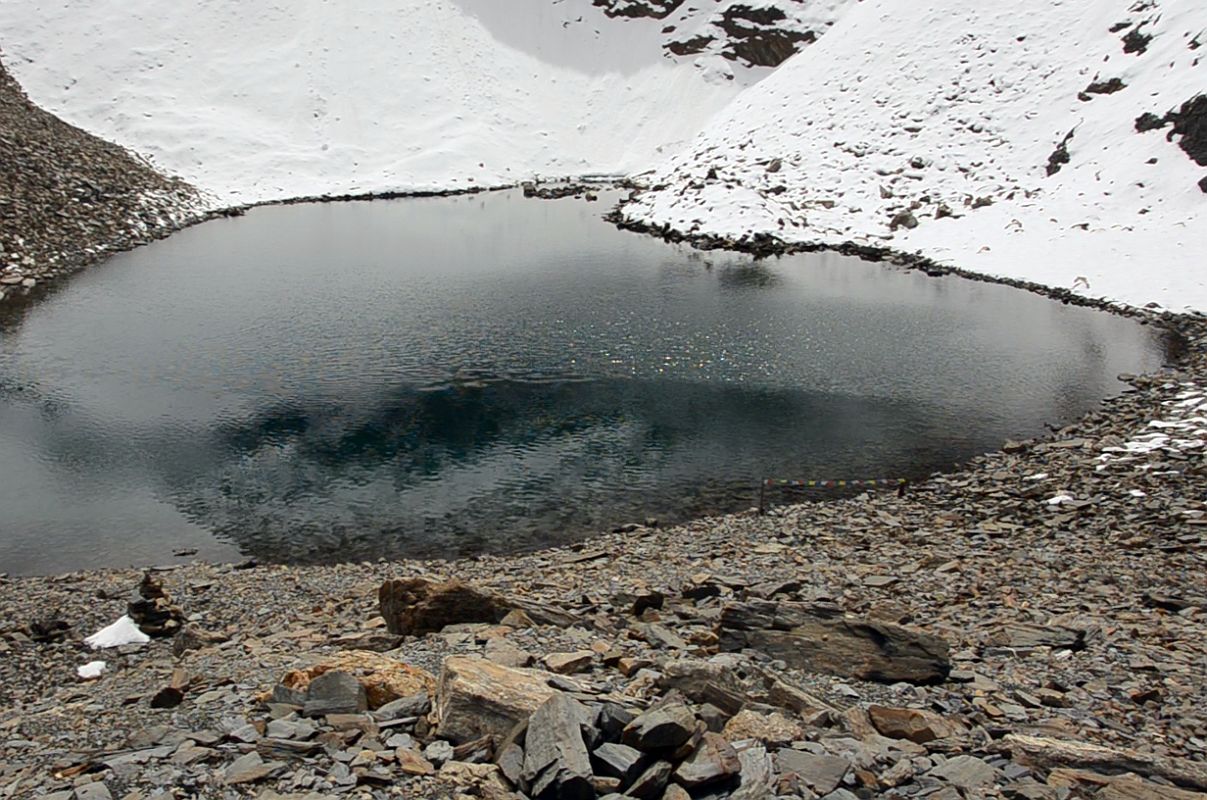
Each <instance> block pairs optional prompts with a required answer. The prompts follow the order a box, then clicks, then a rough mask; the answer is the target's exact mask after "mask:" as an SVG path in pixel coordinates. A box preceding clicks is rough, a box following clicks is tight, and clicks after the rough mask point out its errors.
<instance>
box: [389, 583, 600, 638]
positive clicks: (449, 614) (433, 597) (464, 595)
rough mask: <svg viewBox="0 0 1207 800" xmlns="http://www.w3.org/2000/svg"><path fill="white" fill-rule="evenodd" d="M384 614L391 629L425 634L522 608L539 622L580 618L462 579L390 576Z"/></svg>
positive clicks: (498, 618)
mask: <svg viewBox="0 0 1207 800" xmlns="http://www.w3.org/2000/svg"><path fill="white" fill-rule="evenodd" d="M377 600H378V605H379V607H380V610H381V616H382V618H383V619H385V621H386V628H388V629H389V631H390V633H393V634H399V635H404V636H405V635H414V636H422V635H423V634H425V633H437V632H439V631H441V630H443V629H444V628H445V626H447V625H457V624H461V623H475V622H485V623H497V622H502V621H503V618H504V617H506V616H507V615H508V613H510V612H512V611H522V612H524V614H525V615H527V617H528V618H529V619H531V620H532V621H533V622H535V623H536V624H538V625H573V624H574V623H575V622H577V621H578V618H577V617H576V616H575V615H574V614H571V613H569V612H566V611H563V610H561V609H558V608H554V607H553V606H550V605H548V604H545V603H539V602H536V601H532V600H522V599H518V598H507V597H503V596H502V595H500V594H497V593H495V592H491V591H489V590H486V589H479V588H478V587H476V586H470V585H469V584H467V583H462V582H461V581H458V580H451V581H443V582H442V581H432V580H428V579H427V578H401V579H396V580H388V581H386V582H385V583H383V584H382V585H381V588H380V589H378V590H377Z"/></svg>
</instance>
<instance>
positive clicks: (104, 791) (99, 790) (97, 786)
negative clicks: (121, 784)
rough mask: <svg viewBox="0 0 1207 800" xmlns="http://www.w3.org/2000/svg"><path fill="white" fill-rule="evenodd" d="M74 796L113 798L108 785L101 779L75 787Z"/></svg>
mask: <svg viewBox="0 0 1207 800" xmlns="http://www.w3.org/2000/svg"><path fill="white" fill-rule="evenodd" d="M75 796H76V800H113V795H112V794H110V793H109V787H108V786H106V785H105V784H104V782H103V781H94V782H93V783H86V784H84V785H83V786H78V787H76V790H75Z"/></svg>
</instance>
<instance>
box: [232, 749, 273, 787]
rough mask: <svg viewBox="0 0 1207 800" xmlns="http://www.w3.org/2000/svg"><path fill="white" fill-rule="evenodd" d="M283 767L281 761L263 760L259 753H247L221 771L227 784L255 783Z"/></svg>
mask: <svg viewBox="0 0 1207 800" xmlns="http://www.w3.org/2000/svg"><path fill="white" fill-rule="evenodd" d="M284 768H285V763H284V762H282V761H265V760H264V759H263V758H261V757H260V754H259V753H254V752H253V753H248V754H247V755H245V756H240V757H239V758H236V759H235V760H234V761H232V762H231V763H230V765H229V766H228V767H227V768H226V769H225V770H224V771H223V773H222V779H223V781H224V782H225V783H226V784H227V785H228V786H234V785H237V784H240V783H255V782H256V781H261V780H264V779H265V778H267V777H268V776H270V775H272V774H274V773H276V772H278V771H280V770H282V769H284Z"/></svg>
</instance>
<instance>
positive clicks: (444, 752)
mask: <svg viewBox="0 0 1207 800" xmlns="http://www.w3.org/2000/svg"><path fill="white" fill-rule="evenodd" d="M423 757H424V758H426V759H427V760H428V761H430V762H432V763H433V764H435V765H436V766H437V767H438V766H440V765H441V764H443V763H444V762H446V761H451V760H452V758H453V746H452V745H451V744H449V743H448V742H446V741H444V740H443V739H437V740H436V741H434V742H432V743H431V744H429V745H428V746H427V747H425V748H423Z"/></svg>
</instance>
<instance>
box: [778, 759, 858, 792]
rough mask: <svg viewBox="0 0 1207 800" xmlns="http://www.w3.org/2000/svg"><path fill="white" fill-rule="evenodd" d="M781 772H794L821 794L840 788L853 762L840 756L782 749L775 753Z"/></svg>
mask: <svg viewBox="0 0 1207 800" xmlns="http://www.w3.org/2000/svg"><path fill="white" fill-rule="evenodd" d="M775 761H776V764H777V765H778V766H779V770H780V772H781V773H785V772H794V773H796V774H797V775H799V776H800V777H801V779H802V780H803V781H804V782H805V785H806V786H808V787H809V788H810V789H812V790H813V791H814V792H817V793H818V794H820V795H825V794H829V793H830V792H832V791H834V790H835V789H837V788H838V786H839V784H841V783H842V779H843V778H844V777H845V776H846V774H847V773H848V772H850V771H851V762H849V761H847V760H846V759H845V758H841V757H839V756H824V755H816V754H814V753H806V752H803V751H800V750H780V751H779V752H778V753H776V754H775Z"/></svg>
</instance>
